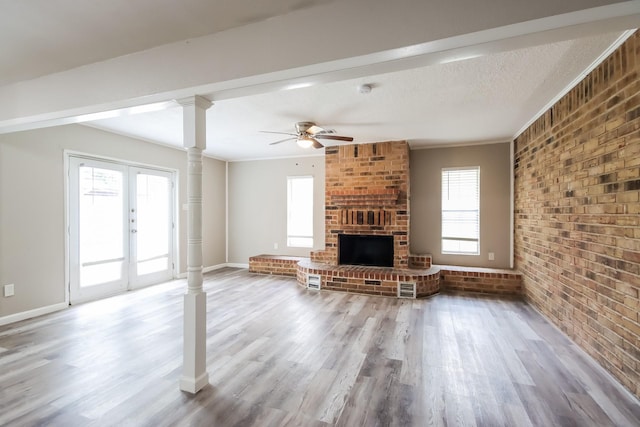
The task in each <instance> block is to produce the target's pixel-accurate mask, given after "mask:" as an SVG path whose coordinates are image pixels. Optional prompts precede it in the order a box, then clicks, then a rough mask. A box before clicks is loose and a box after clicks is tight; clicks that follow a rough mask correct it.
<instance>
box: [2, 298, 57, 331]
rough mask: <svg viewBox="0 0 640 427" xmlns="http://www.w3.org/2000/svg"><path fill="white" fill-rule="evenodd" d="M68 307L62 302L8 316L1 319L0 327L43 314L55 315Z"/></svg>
mask: <svg viewBox="0 0 640 427" xmlns="http://www.w3.org/2000/svg"><path fill="white" fill-rule="evenodd" d="M67 307H69V304H67V303H66V302H61V303H59V304H53V305H48V306H46V307H40V308H36V309H33V310H28V311H23V312H20V313H16V314H10V315H8V316H4V317H0V326H3V325H8V324H10V323H15V322H19V321H21V320H26V319H31V318H32V317H38V316H42V315H43V314H49V313H53V312H54V311H60V310H64V309H65V308H67Z"/></svg>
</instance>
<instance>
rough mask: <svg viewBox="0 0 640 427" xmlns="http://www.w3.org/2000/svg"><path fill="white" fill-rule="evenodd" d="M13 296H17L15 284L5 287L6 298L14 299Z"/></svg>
mask: <svg viewBox="0 0 640 427" xmlns="http://www.w3.org/2000/svg"><path fill="white" fill-rule="evenodd" d="M13 295H15V286H14V285H13V283H12V284H10V285H4V296H5V297H12V296H13Z"/></svg>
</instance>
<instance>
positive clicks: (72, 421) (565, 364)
mask: <svg viewBox="0 0 640 427" xmlns="http://www.w3.org/2000/svg"><path fill="white" fill-rule="evenodd" d="M185 288H186V284H185V282H184V281H174V282H170V283H167V284H163V285H159V286H154V287H151V288H146V289H143V290H140V291H137V292H132V293H128V294H126V295H121V296H117V297H113V298H109V299H105V300H102V301H98V302H93V303H87V304H84V305H79V306H75V307H71V308H70V309H68V310H65V311H62V312H58V313H54V314H51V315H47V316H42V317H39V318H36V319H31V320H27V321H23V322H20V323H15V324H13V325H8V326H5V327H1V328H0V425H9V426H31V425H50V426H111V425H113V426H298V425H299V426H330V425H335V426H428V425H434V426H440V425H442V426H444V425H447V426H449V425H465V426H467V425H468V426H474V425H476V426H491V427H493V426H518V427H519V426H529V425H533V426H556V425H559V426H564V425H567V426H590V425H593V426H608V425H615V426H638V425H640V403H639V402H638V401H637V400H635V399H634V398H633V397H632V396H631V395H630V394H628V393H626V392H625V391H624V390H622V389H621V388H620V386H619V385H618V384H617V383H614V382H612V381H611V379H610V378H609V377H608V376H607V375H604V374H603V373H602V371H601V369H600V368H597V367H595V365H594V364H593V362H591V361H590V360H587V359H586V358H585V357H584V355H583V353H582V352H581V351H579V350H577V349H576V348H575V346H574V345H573V344H572V343H571V342H570V341H568V340H567V339H566V338H565V337H564V336H563V335H561V334H560V333H559V332H558V331H557V330H556V329H555V328H554V327H553V326H551V325H550V324H549V323H548V322H546V321H545V320H544V319H543V318H542V317H541V316H539V315H538V314H537V313H536V312H535V311H534V310H532V309H531V308H530V307H529V306H527V305H526V304H524V303H521V302H515V301H509V300H499V299H491V298H476V297H470V296H457V295H438V296H435V297H433V298H430V299H426V300H398V299H393V298H381V297H369V296H365V295H352V294H345V293H334V292H328V291H322V292H313V291H306V290H304V289H302V288H300V287H298V286H297V285H296V283H295V279H289V278H278V277H270V276H257V275H252V274H249V273H248V272H247V271H246V270H238V269H223V270H218V271H217V272H214V273H212V274H208V275H207V276H205V289H206V291H207V293H208V312H209V314H208V333H207V337H208V338H207V357H208V370H209V374H210V383H211V385H210V386H207V387H205V389H203V390H202V391H201V392H200V393H199V394H197V395H195V396H191V395H189V394H186V393H182V392H180V391H179V389H178V380H179V377H180V373H181V363H182V354H181V352H182V335H181V334H182V294H183V293H184V291H185Z"/></svg>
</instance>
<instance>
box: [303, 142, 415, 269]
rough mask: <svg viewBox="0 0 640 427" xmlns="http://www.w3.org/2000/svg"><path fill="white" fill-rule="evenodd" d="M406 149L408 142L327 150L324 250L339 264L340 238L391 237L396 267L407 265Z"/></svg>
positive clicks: (326, 258)
mask: <svg viewBox="0 0 640 427" xmlns="http://www.w3.org/2000/svg"><path fill="white" fill-rule="evenodd" d="M408 195H409V146H408V144H407V142H406V141H390V142H379V143H375V144H352V145H342V146H337V147H327V148H326V149H325V245H326V247H325V250H324V251H316V252H312V254H311V259H312V260H313V261H314V262H322V263H326V264H330V265H337V263H338V234H342V233H345V234H374V235H393V236H394V263H393V266H394V267H396V268H407V267H408V266H409V196H408Z"/></svg>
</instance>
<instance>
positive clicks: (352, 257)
mask: <svg viewBox="0 0 640 427" xmlns="http://www.w3.org/2000/svg"><path fill="white" fill-rule="evenodd" d="M338 264H347V265H368V266H373V267H393V236H388V235H387V236H377V235H365V234H339V235H338Z"/></svg>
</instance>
